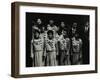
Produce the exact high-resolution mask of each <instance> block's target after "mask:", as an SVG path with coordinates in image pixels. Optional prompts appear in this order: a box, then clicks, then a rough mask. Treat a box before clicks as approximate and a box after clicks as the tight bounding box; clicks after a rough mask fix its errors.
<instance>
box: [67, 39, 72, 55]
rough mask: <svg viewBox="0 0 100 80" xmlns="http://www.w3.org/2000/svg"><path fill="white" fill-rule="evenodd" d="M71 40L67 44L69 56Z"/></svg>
mask: <svg viewBox="0 0 100 80" xmlns="http://www.w3.org/2000/svg"><path fill="white" fill-rule="evenodd" d="M70 44H71V43H70V39H68V44H67V49H68V50H67V55H69V52H70Z"/></svg>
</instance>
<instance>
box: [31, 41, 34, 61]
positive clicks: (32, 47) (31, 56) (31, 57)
mask: <svg viewBox="0 0 100 80" xmlns="http://www.w3.org/2000/svg"><path fill="white" fill-rule="evenodd" d="M30 57H31V58H32V59H33V57H34V55H33V40H31V56H30Z"/></svg>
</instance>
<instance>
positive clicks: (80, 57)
mask: <svg viewBox="0 0 100 80" xmlns="http://www.w3.org/2000/svg"><path fill="white" fill-rule="evenodd" d="M80 58H82V40H81V39H80Z"/></svg>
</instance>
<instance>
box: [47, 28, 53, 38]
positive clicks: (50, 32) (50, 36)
mask: <svg viewBox="0 0 100 80" xmlns="http://www.w3.org/2000/svg"><path fill="white" fill-rule="evenodd" d="M47 35H48V38H49V39H53V37H54V36H53V31H51V30H50V31H48V32H47Z"/></svg>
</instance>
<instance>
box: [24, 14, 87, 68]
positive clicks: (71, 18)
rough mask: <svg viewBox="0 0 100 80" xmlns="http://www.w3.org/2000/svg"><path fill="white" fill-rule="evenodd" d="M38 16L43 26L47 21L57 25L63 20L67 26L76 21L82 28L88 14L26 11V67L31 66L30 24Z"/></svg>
mask: <svg viewBox="0 0 100 80" xmlns="http://www.w3.org/2000/svg"><path fill="white" fill-rule="evenodd" d="M38 18H40V19H41V20H42V23H43V25H44V26H46V25H47V24H48V21H49V20H50V19H51V20H54V23H55V25H57V26H59V25H60V22H61V21H64V22H65V24H66V25H68V26H69V27H71V26H72V23H73V22H77V23H78V27H79V28H80V29H82V27H83V26H84V24H85V23H86V21H89V15H71V14H51V13H50V14H48V13H29V12H26V67H31V66H32V59H31V58H30V51H31V47H30V45H31V39H32V25H33V23H34V22H36V20H37V19H38Z"/></svg>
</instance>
